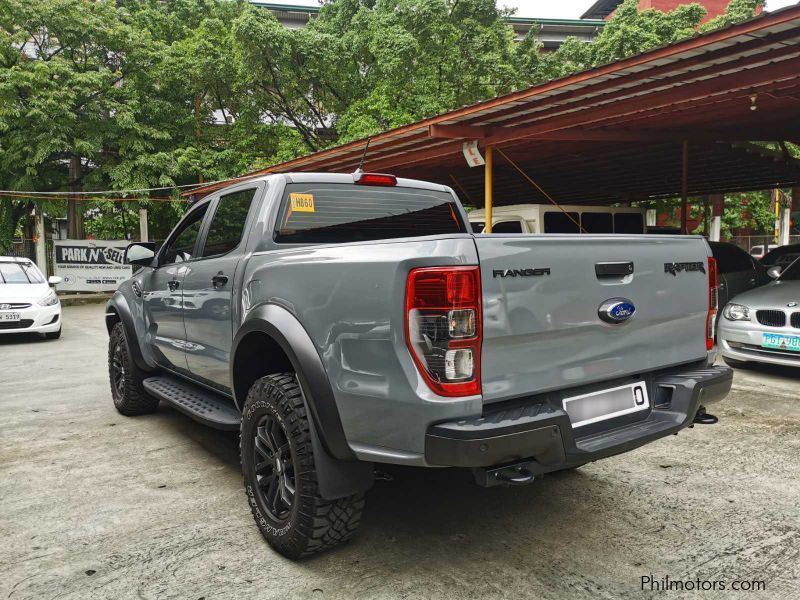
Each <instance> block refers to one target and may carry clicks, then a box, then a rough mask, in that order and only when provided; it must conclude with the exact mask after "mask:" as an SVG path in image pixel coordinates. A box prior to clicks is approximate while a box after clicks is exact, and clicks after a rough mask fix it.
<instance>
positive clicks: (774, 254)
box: [761, 244, 800, 269]
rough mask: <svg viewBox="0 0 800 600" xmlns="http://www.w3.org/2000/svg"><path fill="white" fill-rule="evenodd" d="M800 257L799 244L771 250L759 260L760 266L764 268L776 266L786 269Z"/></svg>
mask: <svg viewBox="0 0 800 600" xmlns="http://www.w3.org/2000/svg"><path fill="white" fill-rule="evenodd" d="M798 257H800V244H787V245H786V246H778V247H777V248H773V249H772V250H770V251H769V252H767V254H766V255H765V256H764V258H762V259H761V264H763V265H765V266H766V267H768V268H769V267H772V266H775V265H778V266H779V267H782V268H784V269H785V268H786V267H788V266H789V265H790V264H792V263H793V262H794V261H795V260H796V259H797V258H798Z"/></svg>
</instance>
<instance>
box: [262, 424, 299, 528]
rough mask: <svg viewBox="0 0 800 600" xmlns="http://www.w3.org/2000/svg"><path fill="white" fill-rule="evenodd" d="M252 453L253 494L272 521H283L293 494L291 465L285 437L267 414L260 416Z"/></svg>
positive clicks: (294, 488)
mask: <svg viewBox="0 0 800 600" xmlns="http://www.w3.org/2000/svg"><path fill="white" fill-rule="evenodd" d="M253 453H254V454H255V456H254V457H253V458H254V460H253V465H254V468H255V478H256V481H257V482H258V486H257V491H256V493H257V494H258V495H259V496H260V497H261V498H260V500H261V502H262V506H264V508H265V509H266V511H267V513H268V514H269V516H270V517H271V518H272V519H274V520H275V521H279V522H282V521H286V520H287V519H288V518H289V515H290V513H291V511H292V506H293V505H294V499H295V495H296V493H297V484H296V481H295V464H294V457H293V456H292V448H291V444H290V443H289V439H288V438H287V437H286V433H285V432H284V430H283V427H282V426H281V425H280V423H278V422H277V420H276V419H275V418H273V417H272V416H271V415H264V416H263V417H262V418H261V420H260V421H259V423H258V427H257V428H256V435H255V439H254V441H253Z"/></svg>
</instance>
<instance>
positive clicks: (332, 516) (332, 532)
mask: <svg viewBox="0 0 800 600" xmlns="http://www.w3.org/2000/svg"><path fill="white" fill-rule="evenodd" d="M265 418H266V419H271V420H273V423H277V425H278V426H279V427H280V428H281V433H282V434H283V435H284V436H285V439H286V440H287V443H288V445H289V451H290V452H291V464H292V465H293V474H292V477H293V480H294V481H293V483H294V488H295V491H294V495H293V500H292V503H291V508H290V509H288V516H286V517H285V518H283V519H281V520H278V519H277V518H275V516H274V515H273V514H271V511H270V509H269V508H268V507H267V505H266V494H265V493H264V492H263V490H262V489H261V488H260V487H259V480H258V476H257V474H256V461H257V458H260V455H258V454H257V451H256V440H255V437H256V435H257V433H258V427H259V423H263V422H264V419H265ZM308 419H309V417H308V414H307V413H306V408H305V404H304V402H303V396H302V393H301V391H300V386H299V385H298V383H297V378H296V377H295V375H294V373H281V374H277V375H267V376H266V377H262V378H261V379H259V380H258V381H256V382H255V383H254V384H253V386H252V387H251V388H250V391H249V392H248V394H247V399H246V401H245V405H244V410H243V411H242V426H241V436H240V451H241V458H242V473H243V475H244V488H245V493H246V494H247V500H248V502H249V504H250V509H251V511H252V513H253V518H254V519H255V521H256V525H258V528H259V529H260V530H261V533H262V535H263V536H264V538H265V539H266V540H267V542H268V543H269V545H270V546H272V548H273V549H275V550H276V551H277V552H279V553H280V554H282V555H284V556H286V557H287V558H291V559H298V558H302V557H305V556H309V555H311V554H315V553H317V552H321V551H323V550H327V549H328V548H332V547H334V546H337V545H339V544H341V543H343V542H346V541H347V540H349V539H350V537H352V535H353V533H354V532H355V530H356V529H357V528H358V524H359V522H360V521H361V512H362V510H363V509H364V495H363V494H355V495H352V496H348V497H345V498H340V499H337V500H325V499H324V498H322V496H321V495H320V493H319V488H318V485H317V474H316V469H315V466H314V454H313V450H312V445H311V434H310V431H309V422H308ZM273 426H274V425H273ZM284 446H285V444H284ZM261 464H264V463H263V462H262V463H261ZM268 469H269V467H268ZM286 469H288V467H283V468H282V472H287V473H288V471H286ZM274 472H276V471H274V470H273V473H274Z"/></svg>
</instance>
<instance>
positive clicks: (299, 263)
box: [242, 234, 481, 464]
mask: <svg viewBox="0 0 800 600" xmlns="http://www.w3.org/2000/svg"><path fill="white" fill-rule="evenodd" d="M476 264H477V253H476V251H475V244H474V241H473V238H472V237H471V236H470V235H468V234H460V235H456V236H452V237H447V236H430V237H423V238H408V239H401V240H391V241H381V242H372V243H354V244H340V245H323V246H304V247H289V248H278V249H274V250H270V251H264V252H256V253H255V254H254V255H253V256H252V257H251V258H250V260H249V261H248V263H247V266H246V271H245V273H244V282H245V286H246V293H245V294H244V295H243V306H242V312H243V314H246V313H247V312H248V311H249V310H252V308H253V307H255V306H258V305H260V304H263V303H274V304H278V305H280V306H282V307H284V308H285V309H287V310H288V311H289V312H291V313H292V314H293V315H294V316H295V317H296V318H297V319H298V321H299V322H300V323H301V324H302V326H303V327H304V328H305V330H306V331H307V332H308V334H309V336H310V337H311V339H312V341H313V342H314V345H315V346H316V348H317V351H318V352H319V355H320V357H321V359H322V361H323V365H324V367H325V370H326V371H327V373H328V376H329V380H330V383H331V387H332V390H333V393H334V397H335V398H336V403H337V406H338V409H339V413H340V416H341V420H342V426H343V428H344V431H345V434H346V436H347V439H348V442H349V443H350V445H351V447H352V448H353V450H354V451H355V452H356V454H357V455H359V456H361V457H362V458H368V457H369V456H370V453H371V452H383V451H385V452H386V454H387V456H391V459H392V461H394V462H409V463H412V464H413V463H419V462H420V461H421V460H422V454H423V452H424V432H425V429H426V428H427V425H428V424H429V423H430V422H431V421H435V420H446V419H452V418H458V417H462V416H468V415H474V414H478V413H479V412H480V410H481V399H480V396H474V397H470V398H465V399H452V398H450V399H443V398H441V397H439V396H436V395H435V394H433V393H432V392H431V391H430V390H429V389H428V387H427V385H426V384H425V382H424V381H423V380H422V378H421V376H420V375H419V373H418V372H417V369H416V366H415V365H414V363H413V361H412V359H411V356H410V354H409V353H408V350H407V348H406V343H405V302H404V299H405V285H406V279H407V275H408V272H409V270H411V269H413V268H415V267H423V266H425V267H429V266H439V265H476ZM381 449H383V450H381ZM398 449H402V450H398ZM383 458H384V459H385V458H386V456H384V457H383Z"/></svg>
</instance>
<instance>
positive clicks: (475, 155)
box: [461, 140, 486, 167]
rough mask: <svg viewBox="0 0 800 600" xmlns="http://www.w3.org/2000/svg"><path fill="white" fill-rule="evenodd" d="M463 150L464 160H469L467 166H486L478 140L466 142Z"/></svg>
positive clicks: (462, 147)
mask: <svg viewBox="0 0 800 600" xmlns="http://www.w3.org/2000/svg"><path fill="white" fill-rule="evenodd" d="M461 149H462V150H463V152H464V158H466V159H467V164H468V165H469V166H470V167H482V166H483V165H485V164H486V161H485V160H483V156H481V151H480V150H478V140H472V141H471V142H464V143H463V144H462V146H461Z"/></svg>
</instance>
